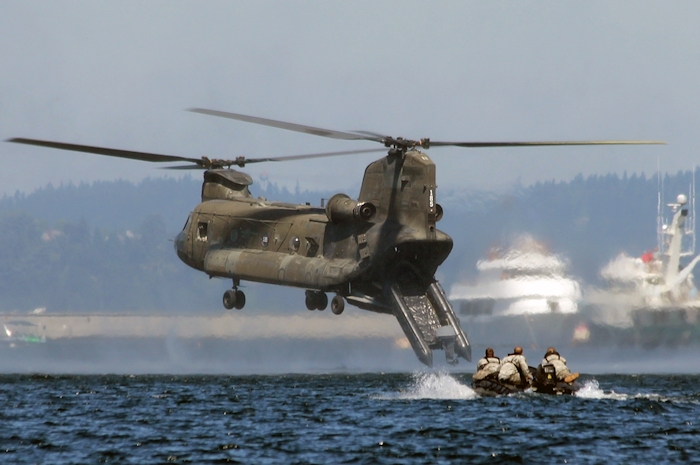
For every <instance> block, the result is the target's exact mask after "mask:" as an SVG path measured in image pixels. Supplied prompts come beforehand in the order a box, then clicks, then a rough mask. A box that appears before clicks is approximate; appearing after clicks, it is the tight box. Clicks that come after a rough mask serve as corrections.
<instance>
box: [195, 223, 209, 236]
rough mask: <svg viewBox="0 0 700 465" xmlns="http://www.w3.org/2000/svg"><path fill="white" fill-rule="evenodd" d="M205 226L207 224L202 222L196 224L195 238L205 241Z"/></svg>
mask: <svg viewBox="0 0 700 465" xmlns="http://www.w3.org/2000/svg"><path fill="white" fill-rule="evenodd" d="M207 227H208V224H207V223H204V222H200V223H199V225H197V238H198V239H200V240H202V241H206V240H207Z"/></svg>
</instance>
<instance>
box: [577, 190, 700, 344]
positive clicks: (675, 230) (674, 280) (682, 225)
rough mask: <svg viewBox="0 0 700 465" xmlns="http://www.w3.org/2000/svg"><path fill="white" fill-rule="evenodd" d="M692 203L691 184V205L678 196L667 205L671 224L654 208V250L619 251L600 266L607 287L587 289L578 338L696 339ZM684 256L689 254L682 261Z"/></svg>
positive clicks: (699, 335)
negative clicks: (587, 315)
mask: <svg viewBox="0 0 700 465" xmlns="http://www.w3.org/2000/svg"><path fill="white" fill-rule="evenodd" d="M659 203H661V202H659ZM694 204H695V202H694V188H693V187H691V195H690V205H689V199H688V197H686V196H685V195H683V194H681V195H678V197H677V198H676V202H675V203H670V204H668V205H667V207H670V209H671V212H672V214H673V216H672V219H671V222H670V223H666V222H665V221H664V219H663V217H662V215H661V211H660V210H659V215H658V218H659V220H658V239H657V242H658V245H657V248H656V250H649V251H647V252H645V253H644V254H642V255H641V256H640V257H630V256H628V255H626V254H624V253H622V254H620V255H618V256H617V257H616V258H615V259H613V260H612V261H610V263H608V264H607V265H606V266H605V267H604V268H603V269H602V270H601V273H600V274H601V277H602V278H603V279H604V280H605V281H606V283H607V286H606V288H604V289H591V290H589V291H588V292H587V293H586V303H587V307H590V310H591V311H590V322H589V323H588V324H587V325H586V328H585V330H586V331H587V333H588V335H587V339H583V340H581V341H579V342H583V343H591V344H600V343H605V342H607V343H614V344H616V345H639V346H642V347H645V348H653V347H658V346H671V347H674V346H679V345H687V344H695V343H699V342H700V296H698V290H697V288H696V286H695V282H694V276H693V270H694V269H695V266H696V265H697V263H698V261H700V255H698V256H695V253H694V252H695V214H694ZM689 210H690V214H689ZM688 257H693V258H692V259H690V261H689V262H688V263H686V264H685V265H683V264H682V261H684V259H687V258H688Z"/></svg>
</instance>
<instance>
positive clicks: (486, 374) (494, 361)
mask: <svg viewBox="0 0 700 465" xmlns="http://www.w3.org/2000/svg"><path fill="white" fill-rule="evenodd" d="M500 368H501V359H500V358H498V357H496V355H494V353H493V349H492V348H491V347H489V348H488V349H486V352H485V354H484V358H482V359H480V360H479V361H478V362H477V363H476V373H474V376H473V377H472V380H473V381H474V382H476V381H481V380H482V379H487V378H488V379H491V378H493V379H497V378H498V370H499V369H500Z"/></svg>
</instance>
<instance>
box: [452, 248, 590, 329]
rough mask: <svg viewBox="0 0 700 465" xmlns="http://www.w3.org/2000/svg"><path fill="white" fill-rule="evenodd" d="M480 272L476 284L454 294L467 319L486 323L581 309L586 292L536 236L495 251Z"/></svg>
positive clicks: (455, 289) (461, 287) (455, 288)
mask: <svg viewBox="0 0 700 465" xmlns="http://www.w3.org/2000/svg"><path fill="white" fill-rule="evenodd" d="M476 268H477V270H478V271H479V273H478V276H477V278H476V281H475V282H474V283H470V284H467V283H459V284H455V285H453V286H452V288H451V290H450V296H449V298H450V300H452V301H453V302H456V303H458V305H459V309H460V313H461V314H462V315H468V316H473V317H475V318H477V319H479V320H487V319H491V318H497V317H503V316H516V315H541V314H552V313H563V314H571V313H576V312H577V311H578V302H579V300H580V299H581V288H580V286H579V284H578V282H576V280H574V279H573V278H571V277H569V276H566V274H565V271H566V262H565V261H564V260H563V259H562V258H560V257H558V256H556V255H554V254H552V253H550V252H549V251H548V250H547V249H546V247H545V246H544V245H542V244H541V243H540V242H538V241H536V240H534V239H533V238H532V237H531V236H527V235H526V236H521V237H520V238H518V239H517V240H516V241H515V243H514V245H513V246H512V247H510V248H493V249H492V250H491V251H490V252H489V255H488V258H487V259H486V260H480V261H479V262H478V263H477V265H476Z"/></svg>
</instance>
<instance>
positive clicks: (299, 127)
mask: <svg viewBox="0 0 700 465" xmlns="http://www.w3.org/2000/svg"><path fill="white" fill-rule="evenodd" d="M188 111H191V112H194V113H201V114H203V115H210V116H218V117H220V118H228V119H235V120H239V121H245V122H247V123H254V124H262V125H263V126H271V127H273V128H279V129H287V130H288V131H296V132H303V133H305V134H312V135H314V136H322V137H330V138H331V139H342V140H371V141H374V142H383V141H384V140H383V139H382V138H381V137H378V136H370V135H363V134H354V133H351V132H343V131H335V130H333V129H323V128H317V127H313V126H305V125H303V124H295V123H287V122H284V121H277V120H273V119H267V118H259V117H257V116H248V115H241V114H238V113H230V112H227V111H218V110H206V109H204V108H190V109H189V110H188Z"/></svg>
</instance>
